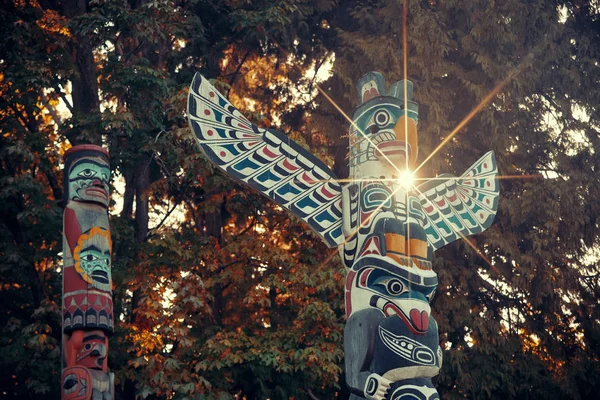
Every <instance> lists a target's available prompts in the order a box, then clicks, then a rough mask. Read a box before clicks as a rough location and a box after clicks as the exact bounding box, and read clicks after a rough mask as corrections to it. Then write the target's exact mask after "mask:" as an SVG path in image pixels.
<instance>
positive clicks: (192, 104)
mask: <svg viewBox="0 0 600 400" xmlns="http://www.w3.org/2000/svg"><path fill="white" fill-rule="evenodd" d="M405 88H406V93H405ZM412 91H413V86H412V83H411V82H409V81H406V82H405V81H399V82H396V83H395V84H393V85H392V86H391V87H390V88H389V89H386V85H385V81H384V78H383V76H382V75H381V74H380V73H377V72H370V73H368V74H366V75H365V76H363V77H362V78H361V79H360V81H359V84H358V97H359V102H360V105H359V106H358V107H357V108H356V110H355V111H354V114H353V118H352V119H353V122H352V125H351V127H350V178H351V181H350V183H348V184H346V185H345V186H343V187H342V186H341V185H340V184H339V183H338V180H337V178H336V177H335V175H334V173H333V171H331V169H330V168H329V167H328V166H327V165H325V164H324V163H323V162H322V161H320V160H319V159H318V158H317V157H315V156H314V155H312V154H311V153H309V152H308V151H307V150H305V149H303V148H302V147H300V146H299V145H298V144H297V143H295V142H293V141H291V140H290V139H289V138H288V137H286V136H285V135H284V134H283V133H281V132H278V131H275V130H272V129H266V130H265V129H261V128H259V127H257V126H256V125H254V124H252V123H250V122H249V121H248V120H247V119H246V118H245V117H244V116H243V115H242V114H241V113H240V112H239V111H238V110H237V109H236V108H235V107H234V106H233V105H232V104H230V103H229V102H228V101H227V99H225V97H223V96H222V95H221V94H220V93H219V92H218V91H217V90H216V89H215V88H214V87H212V86H211V85H210V84H209V83H208V81H207V80H206V79H205V78H203V77H202V76H201V75H199V74H196V76H195V77H194V80H193V82H192V85H191V88H190V93H189V97H188V118H189V122H190V125H191V127H192V129H193V131H194V133H195V135H196V138H197V143H198V145H199V147H200V149H201V150H202V151H203V152H204V153H205V154H206V155H207V157H208V158H209V159H210V160H211V161H212V162H213V163H215V164H216V165H217V166H219V167H220V168H221V169H222V170H224V171H225V172H226V173H227V174H228V175H231V176H233V177H234V178H236V179H238V180H240V181H242V183H244V184H246V185H249V186H251V187H253V188H255V189H257V190H259V191H260V192H262V193H263V194H265V195H267V196H268V197H269V198H271V199H273V200H274V201H276V202H277V203H279V204H280V205H281V206H283V207H285V208H286V209H287V210H288V211H290V212H292V213H293V214H294V215H296V216H297V217H299V218H300V219H302V220H303V221H304V222H306V223H307V224H308V225H309V226H310V227H311V228H312V229H313V230H314V231H315V232H316V233H317V234H318V235H319V236H320V237H321V238H322V239H323V240H324V241H325V243H327V245H328V246H329V247H337V246H339V249H340V255H341V256H342V259H343V262H344V265H345V267H346V271H347V275H346V283H345V304H346V316H347V323H346V328H345V331H344V351H345V364H346V380H347V382H346V383H347V385H348V386H349V388H350V389H351V391H352V392H353V394H352V396H351V399H361V398H366V399H378V400H383V399H388V400H400V399H405V398H411V399H428V400H433V399H439V395H438V393H437V391H436V389H435V388H434V386H433V384H432V382H431V378H432V377H434V376H435V375H437V374H438V372H439V369H440V367H441V365H442V350H441V348H440V346H439V338H438V330H437V323H436V321H435V320H434V319H433V317H432V316H431V308H430V305H429V303H430V301H431V299H432V298H433V295H434V292H435V289H436V287H437V284H438V279H437V274H436V273H435V272H434V271H433V270H432V267H431V265H432V256H433V252H434V251H435V250H437V249H438V248H440V247H442V246H444V245H446V244H448V243H451V242H453V241H455V240H457V239H459V238H461V237H464V236H468V235H472V234H476V233H479V232H482V231H484V230H485V229H487V228H488V227H489V226H490V225H491V223H492V221H493V219H494V216H495V214H496V210H497V205H498V183H497V177H496V176H497V168H496V162H495V158H494V154H493V152H489V153H487V154H485V155H484V156H483V157H482V158H481V159H480V160H479V161H477V162H476V163H475V164H473V166H471V168H469V169H468V170H467V172H465V173H464V174H463V175H462V176H461V177H454V176H451V175H442V176H439V177H436V178H435V179H432V180H430V181H428V182H426V183H424V184H422V185H420V186H419V187H414V186H413V185H411V184H410V183H408V182H406V181H403V180H405V179H406V178H405V176H406V174H407V172H409V171H410V167H411V166H412V165H413V164H414V162H415V160H416V157H417V128H416V127H417V120H418V105H417V103H415V102H414V101H412Z"/></svg>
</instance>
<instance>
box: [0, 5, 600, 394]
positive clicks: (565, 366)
mask: <svg viewBox="0 0 600 400" xmlns="http://www.w3.org/2000/svg"><path fill="white" fill-rule="evenodd" d="M62 3H64V4H62ZM78 4H85V7H83V8H80V7H79V5H78ZM593 4H594V2H561V1H558V2H551V1H541V0H535V1H516V0H508V1H504V2H490V1H470V2H464V1H444V2H437V1H418V2H417V1H413V2H409V9H408V12H409V14H408V59H407V61H408V74H409V78H410V79H411V80H413V81H414V82H415V85H416V89H415V97H416V100H417V101H418V102H419V103H420V104H421V115H420V122H419V142H420V143H419V145H420V148H421V149H420V155H419V159H418V161H417V162H418V163H420V162H422V161H423V160H424V159H425V157H426V156H427V155H429V154H431V153H432V152H433V151H434V149H435V148H436V146H437V145H438V144H439V143H440V142H441V141H442V140H443V139H444V138H445V137H446V136H447V135H448V134H449V132H451V131H452V129H453V128H454V127H456V126H457V125H458V124H459V123H460V122H461V120H462V119H463V118H464V117H465V116H466V115H467V114H469V112H470V111H471V110H472V109H474V108H475V107H476V106H477V105H478V104H479V103H480V102H481V101H483V100H484V99H485V97H486V95H487V94H488V93H490V92H491V91H492V90H493V89H494V88H495V87H496V85H498V84H499V83H500V82H501V81H502V80H503V79H504V78H505V77H507V76H508V75H511V76H512V79H511V80H510V81H509V82H508V84H507V85H506V86H505V87H503V88H502V90H501V91H500V92H499V94H498V95H497V96H495V97H493V99H492V100H491V101H490V102H489V103H488V104H487V105H486V106H485V107H483V108H482V110H481V111H480V112H479V113H478V114H477V115H475V117H474V118H472V119H471V120H470V121H469V122H468V124H466V125H465V126H464V127H463V128H462V129H461V130H460V132H459V133H458V134H457V136H455V138H454V139H453V140H451V141H450V142H449V143H448V144H447V145H446V146H445V147H443V148H442V149H441V150H440V151H438V152H436V154H435V155H434V157H432V159H431V160H430V161H428V162H427V163H426V164H424V166H423V168H422V169H421V170H420V171H419V176H420V177H428V176H434V175H435V174H438V173H442V172H450V173H455V174H460V173H461V172H462V171H463V170H464V169H465V168H466V167H468V166H469V165H470V164H471V163H472V162H473V161H475V160H476V159H477V158H478V157H479V156H480V155H481V154H483V153H484V152H486V151H488V150H490V149H493V150H494V151H495V152H496V155H497V158H498V162H499V167H500V172H501V174H502V175H506V176H513V175H520V176H529V178H527V179H506V180H502V181H501V199H500V210H499V214H498V216H497V219H496V221H495V223H494V225H493V226H492V227H491V228H490V229H489V230H488V231H486V233H485V234H483V235H480V236H478V237H476V238H471V242H472V244H473V245H475V247H477V248H478V249H479V251H480V253H481V254H483V255H484V257H485V259H484V258H483V257H481V256H480V255H478V253H477V252H475V251H474V250H473V249H472V248H471V246H469V245H467V244H466V243H465V242H462V241H461V242H457V243H455V244H453V245H450V246H448V247H447V248H445V249H442V250H440V251H439V252H438V255H437V259H436V260H435V265H434V267H435V270H436V271H437V273H438V275H439V278H440V286H439V288H438V294H437V295H436V298H435V299H434V303H433V307H434V312H435V317H436V319H437V321H438V322H439V331H440V333H441V339H442V346H443V348H445V349H446V350H447V351H446V352H445V354H444V367H443V370H442V372H441V374H440V376H439V377H438V378H436V384H437V386H438V388H439V391H440V393H441V394H442V397H443V398H449V399H452V398H507V399H508V398H519V399H521V398H523V399H545V398H573V399H585V398H593V397H594V396H595V394H596V393H598V390H600V384H599V382H600V381H599V380H598V378H597V377H598V376H599V375H598V374H599V372H600V371H599V370H598V365H600V362H599V361H600V326H599V319H600V306H599V305H598V298H599V297H600V288H599V286H598V285H599V282H598V272H599V271H598V268H599V265H598V244H599V243H598V237H599V230H600V227H599V225H600V202H598V201H597V199H598V198H600V182H599V180H598V176H599V175H598V174H599V169H600V155H599V154H598V149H599V148H600V136H599V134H598V129H599V128H598V127H599V126H600V108H599V107H598V104H600V93H599V92H598V91H597V90H593V88H594V87H596V86H597V85H598V83H599V82H600V75H599V74H600V72H599V71H600V70H598V67H597V64H598V62H600V57H599V56H600V28H599V24H600V20H599V18H600V17H599V14H598V10H597V9H598V6H597V5H595V6H594V5H593ZM402 7H403V2H398V1H392V0H378V1H368V2H356V1H332V0H323V1H313V2H307V1H303V0H294V1H275V2H273V1H252V2H251V1H243V0H240V1H237V0H231V1H217V0H190V1H181V2H173V1H143V0H139V1H136V0H130V1H108V0H107V1H104V0H96V1H89V2H68V1H66V2H57V1H52V0H44V1H39V2H10V1H5V2H3V7H2V9H1V11H0V204H2V206H1V207H0V228H1V229H0V307H1V310H2V312H1V313H0V326H1V327H3V328H2V330H1V331H0V370H1V371H2V372H4V373H3V374H2V375H1V376H0V389H1V391H2V393H3V395H4V396H5V397H6V398H19V399H30V398H52V399H55V398H58V381H59V376H60V368H61V366H60V354H59V344H60V342H61V334H60V323H61V322H60V298H61V297H60V296H61V283H60V282H61V277H60V268H61V260H60V256H61V253H60V252H61V248H62V247H61V233H60V232H61V229H62V228H61V224H62V210H61V208H60V199H61V197H62V189H61V188H62V186H61V185H62V178H61V169H62V164H61V155H62V154H63V153H64V151H65V149H66V148H68V147H69V145H73V144H77V143H86V142H91V143H97V144H100V143H101V144H104V145H105V146H106V147H107V148H108V149H109V150H110V153H111V165H112V168H113V170H114V171H115V174H114V176H115V178H114V180H113V196H112V198H113V201H114V204H113V205H112V209H111V227H112V238H113V243H114V249H113V250H114V257H113V280H114V282H115V288H114V299H115V315H117V316H119V318H118V320H117V324H116V325H117V326H116V332H115V334H114V336H113V337H112V338H111V340H110V354H109V366H110V368H111V370H112V371H114V372H115V373H116V379H117V398H118V399H132V398H134V396H136V395H137V396H138V397H139V398H147V399H234V398H235V399H241V398H247V399H267V398H270V399H288V398H294V399H309V398H310V399H314V398H315V397H316V398H321V399H331V398H346V397H347V394H346V393H345V392H344V389H343V381H342V380H341V376H342V369H343V367H342V366H343V359H342V358H343V354H342V350H341V349H342V340H343V338H342V334H343V326H344V317H343V314H344V313H343V295H342V293H343V282H344V271H343V268H342V267H341V263H340V261H339V258H338V257H337V256H336V255H335V254H334V252H331V251H328V250H327V249H326V248H325V247H324V245H323V244H322V243H320V241H319V240H318V238H316V236H315V235H314V234H312V233H311V232H309V231H308V230H307V227H306V226H304V225H302V224H300V223H299V222H298V220H296V219H294V218H292V217H290V216H289V215H288V214H286V213H285V212H283V211H282V210H281V208H280V207H278V206H276V205H275V204H273V203H271V202H270V201H268V200H267V199H265V198H264V197H261V196H259V195H258V194H257V193H255V192H252V191H249V190H248V189H246V188H244V187H242V186H240V185H238V184H237V183H235V182H233V181H231V180H230V179H229V178H227V177H225V176H223V175H222V174H220V173H219V172H217V171H216V170H215V169H214V168H213V167H212V166H211V165H210V164H209V163H208V162H207V160H206V159H205V158H204V157H203V156H202V155H200V154H199V153H198V151H197V149H196V148H195V145H194V143H193V140H192V139H191V132H190V131H189V129H188V127H187V122H186V120H185V115H184V110H185V108H186V97H187V86H188V85H189V82H191V79H192V76H193V74H194V73H195V72H196V71H200V72H202V73H204V74H205V75H206V76H208V77H209V78H214V79H216V85H217V87H218V88H219V89H220V90H222V91H223V92H224V93H226V94H228V96H229V98H230V99H231V100H232V101H233V102H234V103H235V104H236V106H238V107H239V108H240V109H242V111H243V112H244V113H245V114H246V115H248V116H249V117H250V118H251V119H252V120H253V121H255V122H256V123H259V124H260V125H262V126H269V125H272V124H273V123H272V122H271V121H277V120H281V121H283V124H282V127H281V129H282V130H283V131H285V132H286V133H288V134H289V135H290V136H291V137H292V138H294V140H296V141H298V142H299V143H301V144H302V145H303V146H306V147H308V148H310V150H311V151H312V152H313V153H315V154H318V155H319V157H321V158H322V159H323V160H326V162H327V163H328V164H330V165H331V164H333V161H332V160H334V159H335V168H336V171H338V172H339V175H343V174H344V169H345V168H344V165H345V162H344V156H345V150H340V151H337V152H336V151H334V150H332V149H335V147H334V146H340V147H341V148H343V147H344V146H345V143H346V141H347V138H344V136H345V129H346V128H345V127H346V126H347V122H346V121H345V119H344V118H343V117H342V116H340V115H339V112H338V111H337V110H335V109H334V107H333V106H332V105H331V104H329V103H328V102H327V100H326V99H325V98H324V97H322V96H319V97H317V98H316V99H314V101H306V98H307V97H303V101H298V99H299V98H298V90H296V89H299V91H300V92H301V93H302V94H305V93H309V95H308V97H311V96H310V93H312V92H313V91H314V89H315V86H314V85H315V82H314V81H313V76H312V74H307V73H306V71H307V70H308V69H309V68H310V67H312V66H315V65H317V66H321V65H323V62H324V60H326V59H328V57H331V55H332V54H334V55H335V58H334V62H333V66H332V69H333V72H334V75H333V77H332V78H331V79H329V80H328V81H326V82H324V83H323V84H321V87H322V88H323V89H324V90H325V91H326V92H328V94H329V95H330V96H331V97H332V98H333V99H335V101H336V102H338V103H339V105H340V106H341V107H342V109H344V110H345V111H346V112H348V113H349V112H350V111H351V110H352V108H353V107H354V106H355V105H356V99H355V97H356V95H355V89H354V84H355V83H356V81H357V80H358V78H359V77H360V76H361V75H362V74H364V73H366V72H368V71H370V70H379V71H381V72H383V73H384V75H385V76H386V78H387V80H388V82H393V81H394V80H396V79H401V78H402V65H403V61H404V60H403V52H402V12H403V9H402ZM89 93H94V95H93V96H90V95H89ZM94 97H97V99H94ZM532 176H533V177H532ZM486 259H487V260H489V262H490V263H489V264H488V262H487V261H486Z"/></svg>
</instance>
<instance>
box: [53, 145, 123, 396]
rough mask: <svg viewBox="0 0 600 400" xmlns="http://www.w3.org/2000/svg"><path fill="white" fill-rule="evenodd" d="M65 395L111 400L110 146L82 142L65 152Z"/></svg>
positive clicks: (112, 376) (63, 379) (112, 322)
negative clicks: (108, 147) (109, 363)
mask: <svg viewBox="0 0 600 400" xmlns="http://www.w3.org/2000/svg"><path fill="white" fill-rule="evenodd" d="M64 161H65V171H64V187H65V197H64V198H65V203H66V205H65V211H64V217H63V218H64V219H63V259H64V268H63V302H62V312H63V346H62V349H63V351H62V356H63V360H62V362H63V372H62V378H61V399H62V400H112V399H113V398H114V375H113V374H112V373H110V372H108V367H107V355H108V337H109V336H110V335H111V334H112V333H113V329H114V318H113V301H112V278H111V252H112V242H111V239H110V226H109V223H108V202H109V187H108V184H109V181H110V165H109V157H108V152H107V151H106V150H104V149H103V148H101V147H99V146H94V145H81V146H75V147H73V148H71V149H69V150H68V151H67V152H66V153H65V156H64Z"/></svg>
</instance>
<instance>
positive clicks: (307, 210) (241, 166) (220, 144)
mask: <svg viewBox="0 0 600 400" xmlns="http://www.w3.org/2000/svg"><path fill="white" fill-rule="evenodd" d="M188 119H189V122H190V126H191V127H192V130H193V131H194V134H195V135H196V139H197V142H198V145H199V146H200V149H202V151H203V152H204V154H206V156H207V157H208V158H209V159H210V160H211V161H212V162H213V163H214V164H216V165H217V166H218V167H219V168H221V169H222V170H223V171H225V172H226V173H227V174H228V175H230V176H232V177H235V178H237V179H238V180H240V181H242V182H243V183H244V184H246V185H249V186H251V187H253V188H254V189H256V190H258V191H260V192H262V193H264V194H265V195H266V196H268V197H269V198H271V199H273V200H275V201H276V202H277V203H279V204H280V205H281V206H283V207H285V208H286V209H287V210H289V211H291V212H292V213H293V214H294V215H296V216H297V217H299V218H300V219H302V220H303V221H304V222H306V223H307V224H308V225H309V226H310V227H311V228H312V229H313V230H314V231H315V232H316V233H317V234H318V235H319V236H321V238H322V239H323V240H324V241H325V243H327V245H328V246H329V247H335V246H337V245H339V244H341V243H343V241H344V236H343V234H342V208H341V192H342V188H341V186H340V185H339V183H337V182H336V181H335V180H336V179H337V178H336V176H335V174H334V173H333V171H331V170H330V169H329V167H328V166H327V165H325V163H323V162H322V161H321V160H319V159H318V158H317V157H315V156H314V155H312V154H311V153H310V152H308V151H307V150H305V149H303V148H302V147H301V146H300V145H299V144H297V143H296V142H294V141H293V140H291V139H289V138H288V137H287V136H286V135H285V134H283V133H281V132H279V131H276V130H272V129H269V130H267V129H261V128H259V127H257V126H256V125H254V124H252V123H251V122H250V121H248V120H247V119H246V118H245V117H244V116H243V115H242V114H241V113H240V111H239V110H238V109H236V108H235V107H234V106H233V105H232V104H231V103H230V102H229V101H228V100H227V99H226V98H225V97H224V96H223V95H221V93H219V92H218V91H217V90H216V89H215V88H214V87H213V86H212V85H211V84H210V83H209V82H208V80H207V79H206V78H204V77H203V76H202V75H200V74H196V76H194V80H193V81H192V85H191V87H190V93H189V96H188Z"/></svg>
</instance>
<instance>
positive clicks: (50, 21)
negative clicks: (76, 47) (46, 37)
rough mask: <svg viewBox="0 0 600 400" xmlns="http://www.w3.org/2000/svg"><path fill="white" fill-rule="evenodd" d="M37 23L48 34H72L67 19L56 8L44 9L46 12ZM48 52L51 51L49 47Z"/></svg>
mask: <svg viewBox="0 0 600 400" xmlns="http://www.w3.org/2000/svg"><path fill="white" fill-rule="evenodd" d="M36 24H37V26H39V27H40V28H41V29H42V30H43V31H45V32H46V33H47V34H59V35H64V36H67V37H69V36H71V32H70V31H69V28H67V19H66V18H65V17H63V16H62V15H60V14H58V12H56V11H54V10H50V9H46V10H44V14H43V15H42V17H41V18H40V19H38V20H37V21H36ZM48 52H50V50H49V49H48Z"/></svg>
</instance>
